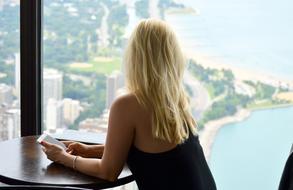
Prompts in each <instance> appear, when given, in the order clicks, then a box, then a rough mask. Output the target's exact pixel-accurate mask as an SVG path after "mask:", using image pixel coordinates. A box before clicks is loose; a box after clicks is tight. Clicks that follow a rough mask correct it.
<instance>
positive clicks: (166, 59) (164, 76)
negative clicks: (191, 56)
mask: <svg viewBox="0 0 293 190" xmlns="http://www.w3.org/2000/svg"><path fill="white" fill-rule="evenodd" d="M125 68H126V83H127V88H128V90H129V91H130V93H133V94H134V95H135V96H136V98H137V100H138V102H139V103H140V104H141V105H143V106H145V107H146V108H148V109H150V110H151V111H152V134H153V136H154V137H155V138H158V139H162V140H166V141H168V142H170V143H176V144H179V143H182V142H183V141H184V140H185V139H187V138H188V136H189V133H190V132H192V133H193V134H195V133H196V129H195V125H196V123H195V121H194V119H193V118H192V115H191V111H190V106H189V99H188V96H187V95H186V93H185V91H184V86H183V73H184V69H185V58H184V56H183V53H182V50H181V48H180V46H179V43H178V41H177V38H176V36H175V34H174V32H173V31H172V30H171V28H170V27H169V26H168V25H167V24H166V23H165V22H163V21H160V20H155V19H147V20H143V21H141V22H140V23H139V25H138V26H137V28H136V29H135V30H134V32H133V33H132V36H131V37H130V40H129V43H128V47H127V49H126V53H125Z"/></svg>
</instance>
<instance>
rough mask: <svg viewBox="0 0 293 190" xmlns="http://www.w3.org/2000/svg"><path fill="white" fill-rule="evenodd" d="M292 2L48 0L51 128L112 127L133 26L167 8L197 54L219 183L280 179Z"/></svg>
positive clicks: (198, 110) (196, 79)
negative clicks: (112, 112) (110, 122)
mask: <svg viewBox="0 0 293 190" xmlns="http://www.w3.org/2000/svg"><path fill="white" fill-rule="evenodd" d="M179 2H180V3H179ZM289 4H291V5H292V3H291V2H289V0H284V3H283V4H282V3H280V2H276V1H269V2H268V1H264V0H260V1H240V0H237V1H234V0H233V1H232V0H222V1H219V2H207V1H202V0H198V1H191V0H186V1H172V0H157V1H155V0H153V1H151V0H150V1H147V0H133V1H126V0H121V1H114V0H113V1H110V0H84V1H81V0H79V1H76V0H66V1H64V0H52V1H51V0H44V10H43V13H44V15H43V20H44V23H43V81H42V84H43V103H42V109H43V122H42V123H43V130H47V131H49V132H58V131H63V130H65V129H67V130H68V129H73V130H79V131H88V132H95V133H104V132H106V131H107V119H108V111H109V107H110V105H111V103H112V102H113V100H114V99H115V98H116V97H117V96H119V94H122V93H123V91H124V90H123V87H124V83H123V81H124V80H123V77H124V76H123V75H124V74H123V70H122V65H121V64H122V59H121V58H122V56H123V50H124V47H125V44H126V42H127V39H128V36H129V34H130V32H131V31H132V30H133V28H134V26H135V25H136V24H137V23H138V21H139V20H140V19H142V18H148V17H156V18H158V17H159V18H163V19H165V20H166V21H167V22H169V23H170V25H171V26H172V27H173V28H174V30H175V32H176V34H177V35H178V37H179V39H180V41H181V43H182V46H183V48H184V51H185V53H186V55H187V57H188V58H189V61H188V68H187V71H186V73H185V76H184V82H185V86H186V90H187V92H188V93H189V95H190V96H191V105H192V109H193V114H194V117H195V118H196V119H197V121H198V127H199V130H200V139H201V143H202V146H203V148H204V150H205V153H206V156H207V159H208V161H209V165H210V167H211V170H212V172H213V174H214V177H215V180H216V183H217V186H218V188H219V189H227V190H229V189H240V188H243V189H268V190H269V189H276V187H277V185H278V183H279V179H280V175H281V172H282V169H283V166H284V162H285V159H286V158H287V155H288V152H289V149H290V146H291V143H292V137H291V135H290V134H292V129H293V128H292V127H290V124H291V123H292V122H293V121H292V117H291V116H292V114H293V113H292V112H293V109H292V102H293V82H292V81H293V78H292V73H293V65H292V63H291V61H292V55H291V52H292V47H291V42H292V37H291V34H292V32H293V27H292V25H291V24H290V23H291V20H292V18H293V14H292V13H291V12H290V10H289V7H290V6H289ZM273 13H274V14H273ZM273 108H277V109H273ZM243 181H245V183H243ZM239 184H242V185H241V187H239Z"/></svg>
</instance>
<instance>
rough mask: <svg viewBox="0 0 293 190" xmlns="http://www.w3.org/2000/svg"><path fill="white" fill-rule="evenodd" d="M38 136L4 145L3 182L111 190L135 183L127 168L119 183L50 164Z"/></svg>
mask: <svg viewBox="0 0 293 190" xmlns="http://www.w3.org/2000/svg"><path fill="white" fill-rule="evenodd" d="M37 138H38V136H29V137H22V138H17V139H13V140H8V141H3V142H0V153H1V156H0V182H3V183H6V184H10V185H19V184H25V185H60V186H72V187H86V188H95V189H100V188H110V187H115V186H119V185H123V184H126V183H129V182H131V181H133V176H132V174H131V172H130V170H129V169H128V168H127V167H126V166H125V167H124V169H123V171H122V172H121V174H120V176H119V177H118V180H117V181H115V182H109V181H105V180H102V179H98V178H95V177H90V176H87V175H84V174H82V173H80V172H77V171H75V170H73V169H71V168H67V167H65V166H63V165H60V164H56V163H53V162H52V161H50V160H48V159H47V157H46V155H45V154H44V153H43V151H42V150H41V146H40V145H39V144H38V143H37V142H36V139H37Z"/></svg>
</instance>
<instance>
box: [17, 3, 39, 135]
mask: <svg viewBox="0 0 293 190" xmlns="http://www.w3.org/2000/svg"><path fill="white" fill-rule="evenodd" d="M42 13H43V1H42V0H33V1H26V0H20V71H21V72H20V84H21V85H20V88H21V90H20V92H21V93H20V94H21V96H20V97H21V102H20V107H21V136H22V137H23V136H30V135H40V134H41V126H42V84H41V83H42Z"/></svg>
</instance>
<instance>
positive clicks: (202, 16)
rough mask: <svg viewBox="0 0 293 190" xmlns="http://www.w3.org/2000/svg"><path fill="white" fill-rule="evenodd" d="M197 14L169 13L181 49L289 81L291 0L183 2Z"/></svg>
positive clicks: (291, 67)
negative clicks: (182, 46)
mask: <svg viewBox="0 0 293 190" xmlns="http://www.w3.org/2000/svg"><path fill="white" fill-rule="evenodd" d="M178 2H180V3H184V4H187V5H190V6H192V7H193V8H194V9H195V10H197V12H198V13H199V14H198V15H193V16H191V15H178V14H177V15H173V16H168V17H167V20H168V21H169V22H170V23H171V24H172V25H173V27H174V29H175V30H176V33H177V34H178V36H179V37H180V38H181V40H182V41H183V44H184V45H185V48H188V49H193V50H194V52H195V53H201V54H203V55H206V56H209V57H216V58H219V59H222V60H223V61H224V62H225V63H227V64H231V65H236V66H238V67H242V68H249V69H252V70H258V71H264V72H266V73H270V74H273V75H275V76H279V77H282V78H287V79H293V61H292V60H293V46H292V44H293V35H292V34H293V24H292V23H293V12H292V7H293V1H291V0H280V1H275V0H245V1H243V0H220V1H208V0H184V1H179V0H178Z"/></svg>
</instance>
